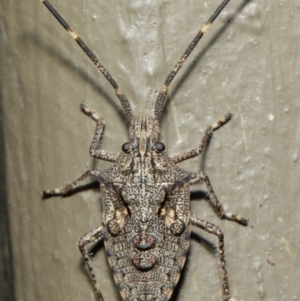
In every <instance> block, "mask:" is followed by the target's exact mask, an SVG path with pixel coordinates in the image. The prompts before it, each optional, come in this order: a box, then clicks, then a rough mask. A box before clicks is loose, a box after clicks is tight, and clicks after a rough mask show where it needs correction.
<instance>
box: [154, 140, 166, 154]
mask: <svg viewBox="0 0 300 301" xmlns="http://www.w3.org/2000/svg"><path fill="white" fill-rule="evenodd" d="M154 149H155V151H157V152H163V151H164V150H165V149H166V147H165V145H164V144H163V143H161V142H156V143H155V145H154Z"/></svg>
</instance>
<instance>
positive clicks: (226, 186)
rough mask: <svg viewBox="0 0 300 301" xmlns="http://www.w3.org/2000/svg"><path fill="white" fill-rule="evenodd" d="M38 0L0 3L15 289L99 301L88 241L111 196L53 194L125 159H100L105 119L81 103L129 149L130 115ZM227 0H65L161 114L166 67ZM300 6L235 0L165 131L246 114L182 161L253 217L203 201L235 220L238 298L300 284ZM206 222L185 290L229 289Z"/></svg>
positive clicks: (231, 252) (185, 81)
mask: <svg viewBox="0 0 300 301" xmlns="http://www.w3.org/2000/svg"><path fill="white" fill-rule="evenodd" d="M27 2H28V3H26V2H24V1H23V2H20V1H19V2H18V1H2V2H1V4H0V5H1V10H0V14H1V18H0V19H1V23H0V24H1V37H2V43H1V44H2V45H1V46H2V47H1V48H0V51H1V67H2V72H1V75H0V79H1V85H2V97H3V112H4V114H3V123H4V134H5V141H6V144H5V156H6V174H7V190H8V193H9V212H10V226H11V234H12V241H13V258H14V273H15V280H16V283H15V287H16V296H17V300H18V301H21V300H22V301H41V300H43V301H44V300H46V301H52V300H53V301H54V300H91V301H92V300H94V296H93V292H92V288H91V282H90V279H89V277H88V275H87V274H86V272H85V268H84V267H83V262H82V260H81V256H80V253H79V251H78V249H77V241H78V239H79V237H80V236H81V235H82V234H84V233H85V232H87V231H88V230H90V229H93V228H95V227H96V226H97V225H98V224H99V223H100V221H101V204H100V196H99V193H98V192H97V190H90V191H86V192H81V193H79V194H77V195H73V196H72V197H69V198H65V199H60V198H54V199H50V200H47V201H42V200H41V197H40V192H41V190H42V189H44V188H54V187H57V186H62V185H65V184H67V183H68V182H70V181H71V180H73V179H75V178H76V177H77V176H78V175H80V174H82V173H83V172H84V171H86V170H87V169H90V168H93V167H95V166H97V168H99V169H105V168H107V167H108V166H110V164H109V163H105V162H96V161H95V160H93V159H91V158H90V157H89V154H88V147H89V145H90V142H91V139H92V136H93V132H94V123H93V122H92V121H91V120H90V119H89V118H87V117H86V116H84V115H83V114H82V113H81V112H80V110H79V104H80V103H81V102H85V103H86V104H87V105H88V106H90V107H91V108H93V109H95V110H97V111H98V112H99V114H100V115H101V116H103V117H104V119H105V120H106V124H107V127H106V131H105V136H104V139H103V144H102V147H103V148H105V149H108V150H113V151H118V150H120V147H121V145H122V143H123V142H126V141H127V125H126V122H125V119H124V114H123V113H122V111H121V106H120V104H119V102H118V99H117V98H116V97H115V95H114V92H113V90H112V88H111V87H110V85H109V84H108V83H107V82H106V80H105V79H104V78H103V76H102V75H101V74H99V72H98V71H97V70H96V68H95V67H94V66H93V65H92V64H91V63H90V62H89V61H88V59H87V58H86V57H85V55H84V54H83V53H82V51H81V50H80V49H79V48H78V46H77V45H76V43H74V42H73V41H72V38H71V37H69V36H68V34H67V33H66V32H65V31H64V30H63V28H61V26H60V25H59V24H58V23H57V22H56V20H55V19H54V18H53V17H52V16H51V15H50V13H49V12H48V11H47V9H46V8H45V7H44V6H43V5H42V4H41V3H40V1H38V0H36V1H30V2H29V1H27ZM219 2H220V0H213V1H202V0H197V1H192V0H191V1H174V0H173V1H158V0H151V1H150V0H149V1H146V0H144V1H142V0H130V1H121V0H115V1H100V0H99V1H81V0H72V1H69V0H53V1H52V4H53V5H54V6H55V7H56V8H57V9H58V10H59V12H60V13H61V14H62V15H63V16H64V17H65V19H66V20H67V21H68V23H69V24H70V25H71V26H72V27H73V29H74V30H75V31H76V32H77V33H78V34H79V35H80V36H81V37H82V38H83V39H84V41H85V42H86V43H87V44H88V45H89V46H90V47H91V49H92V50H93V51H94V52H95V54H96V55H97V56H98V57H99V58H100V60H101V62H102V63H103V64H104V65H105V66H106V67H107V68H108V70H109V71H110V72H111V73H112V74H113V75H114V76H115V77H116V80H117V82H118V83H119V84H120V85H121V86H122V88H123V89H124V91H126V94H127V95H128V96H129V98H130V100H131V103H132V105H133V106H134V107H135V113H138V112H140V111H147V110H148V111H151V110H152V108H153V105H154V101H155V97H156V95H157V91H158V89H159V88H160V87H161V85H162V83H163V81H164V80H165V77H166V75H167V73H168V72H169V71H170V70H171V69H172V68H173V66H174V64H175V62H176V61H177V60H178V59H179V57H180V56H181V54H182V52H183V51H184V49H185V48H186V47H187V45H188V44H189V42H190V41H191V39H192V38H193V36H194V35H195V34H196V32H197V30H198V29H199V28H200V27H201V26H202V25H203V23H204V21H205V20H206V19H207V18H208V16H209V15H210V14H211V13H212V12H213V11H214V9H215V8H216V6H217V5H218V4H219ZM299 12H300V9H299V2H298V1H297V0H289V1H287V0H283V1H278V0H272V1H258V0H252V1H248V2H245V1H243V0H232V1H231V2H230V4H229V5H228V7H227V8H226V9H225V11H224V12H223V13H222V15H221V16H220V17H219V18H218V19H217V21H216V22H215V24H214V25H213V27H212V28H211V30H209V32H208V33H207V35H206V36H205V37H204V39H203V41H201V43H200V44H199V45H198V47H197V48H196V50H195V51H194V53H193V54H192V55H191V57H190V58H189V60H188V62H187V64H186V65H185V66H184V67H183V68H182V70H181V71H180V73H179V75H178V77H177V78H176V80H174V82H173V84H172V85H171V90H170V93H169V95H170V98H169V102H168V104H167V105H166V108H165V112H164V116H163V124H162V138H163V141H164V142H165V144H166V146H167V147H168V149H169V152H170V154H174V153H176V152H178V151H180V150H183V149H186V148H190V147H192V146H195V145H197V143H198V142H199V141H200V138H201V133H202V132H201V130H202V129H203V128H204V126H205V124H207V123H213V122H214V121H216V120H217V119H218V118H220V117H221V116H222V115H223V114H224V113H226V112H227V111H228V110H230V111H231V112H232V113H233V115H234V118H233V120H232V121H231V122H230V123H229V124H228V125H226V126H225V127H224V128H222V129H220V130H219V131H217V132H216V134H215V136H214V138H213V139H212V141H211V145H210V148H209V150H208V151H207V153H206V156H205V160H203V159H202V160H201V159H195V160H190V161H189V162H186V163H184V164H182V167H183V168H186V169H187V170H189V171H197V170H200V168H201V169H202V170H204V171H205V172H206V173H207V174H208V175H209V176H210V179H211V181H212V184H213V187H214V189H215V191H216V193H217V195H218V196H219V198H220V200H221V201H222V203H223V204H224V206H225V207H226V208H227V209H228V210H230V211H233V212H236V213H241V214H242V215H243V216H245V217H247V218H249V219H250V224H249V226H248V227H247V228H245V227H242V226H239V225H237V224H235V223H231V222H228V221H221V220H219V219H218V218H217V217H216V215H215V213H214V212H213V210H212V209H211V208H210V207H209V205H208V204H206V203H205V201H196V200H195V201H193V202H192V204H191V211H192V214H193V215H196V216H199V217H201V218H204V219H206V220H209V221H211V222H213V223H215V224H217V225H219V226H220V227H221V228H222V229H223V230H224V233H225V248H226V256H227V262H228V270H229V277H230V283H231V289H232V294H233V296H235V297H236V299H237V300H239V301H242V300H244V301H245V300H268V301H278V300H280V301H283V300H288V301H290V300H297V298H299V295H300V289H299V284H298V282H299V273H300V270H299V269H300V264H299V253H300V251H299V244H300V241H299V223H297V218H298V215H299V212H300V202H299V200H298V183H299V176H300V170H299V160H300V159H299V148H300V122H299V110H300V103H299V100H298V97H299V95H300V85H299V74H300V69H299V68H300V60H299V53H300V42H299V37H300V18H299ZM230 20H231V21H230ZM228 21H230V22H228ZM201 189H202V190H205V187H201V186H199V187H193V190H196V191H199V190H201ZM298 220H299V218H298ZM195 233H197V235H194V237H193V241H192V244H191V249H190V252H189V258H188V260H187V264H186V268H185V270H184V272H183V273H184V276H183V278H182V281H181V283H180V286H179V289H178V290H177V291H176V295H177V296H176V298H175V299H176V300H180V301H184V300H199V301H200V300H221V289H220V281H219V276H218V267H217V264H216V259H215V258H214V255H213V252H212V248H211V247H210V244H209V243H207V242H205V239H207V240H208V241H209V242H215V238H214V237H211V236H207V235H205V234H204V233H202V232H201V233H200V231H198V230H195ZM199 235H201V236H199ZM199 242H200V243H199ZM268 261H269V262H273V261H274V262H275V265H271V264H270V263H268ZM95 263H96V265H97V267H98V273H99V278H100V279H101V284H102V287H103V288H104V296H105V297H106V300H120V297H119V294H118V291H117V289H116V287H115V285H114V283H113V280H112V277H111V274H110V271H109V268H108V264H107V261H106V259H105V254H104V250H103V249H101V250H100V251H99V253H98V254H97V257H96V259H95ZM297 277H298V278H297Z"/></svg>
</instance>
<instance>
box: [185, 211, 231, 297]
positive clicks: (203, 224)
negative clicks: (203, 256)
mask: <svg viewBox="0 0 300 301" xmlns="http://www.w3.org/2000/svg"><path fill="white" fill-rule="evenodd" d="M190 220H191V222H192V225H194V226H196V227H198V228H200V229H203V230H205V231H206V232H208V233H211V234H214V235H216V236H217V237H218V249H217V252H218V260H219V263H220V266H221V271H222V288H223V300H224V301H231V300H232V299H231V297H230V291H229V282H228V274H227V269H226V261H225V250H224V235H223V232H222V230H221V229H220V228H219V227H218V226H216V225H214V224H212V223H210V222H207V221H205V220H202V219H200V218H197V217H191V218H190Z"/></svg>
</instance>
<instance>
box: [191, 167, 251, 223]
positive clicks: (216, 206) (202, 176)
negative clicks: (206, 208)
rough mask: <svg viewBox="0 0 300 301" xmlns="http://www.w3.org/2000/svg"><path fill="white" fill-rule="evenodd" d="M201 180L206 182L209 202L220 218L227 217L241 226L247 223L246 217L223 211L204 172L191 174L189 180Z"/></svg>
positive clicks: (192, 181)
mask: <svg viewBox="0 0 300 301" xmlns="http://www.w3.org/2000/svg"><path fill="white" fill-rule="evenodd" d="M201 181H204V183H205V184H206V187H207V189H208V191H209V195H210V196H211V198H210V203H211V205H212V206H213V208H214V209H215V211H216V212H217V214H218V216H219V217H220V218H222V219H228V220H230V221H235V222H237V223H239V224H242V225H243V226H247V225H248V220H247V219H246V218H244V217H242V216H241V215H236V214H233V213H230V212H226V211H225V209H224V207H223V206H222V204H221V203H220V201H219V200H218V198H217V196H216V194H215V192H214V190H213V188H212V185H211V183H210V180H209V178H208V176H207V175H206V174H204V173H202V172H201V173H197V174H194V175H192V180H191V181H190V184H194V183H197V182H201Z"/></svg>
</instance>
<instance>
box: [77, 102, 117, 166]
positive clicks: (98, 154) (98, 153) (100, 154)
mask: <svg viewBox="0 0 300 301" xmlns="http://www.w3.org/2000/svg"><path fill="white" fill-rule="evenodd" d="M80 107H81V110H82V111H83V113H85V114H86V115H88V116H89V117H91V118H92V119H93V120H95V121H96V123H97V125H96V130H95V135H94V138H93V141H92V144H91V146H90V155H91V156H92V157H93V158H96V159H101V160H105V161H109V162H116V160H117V158H118V156H119V153H113V152H109V151H106V150H102V149H97V147H98V146H99V144H100V141H101V137H102V135H103V133H104V129H105V122H104V120H103V119H101V118H100V117H99V115H98V114H97V113H96V112H95V111H92V110H90V109H89V108H88V107H87V106H86V105H84V104H81V105H80Z"/></svg>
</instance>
